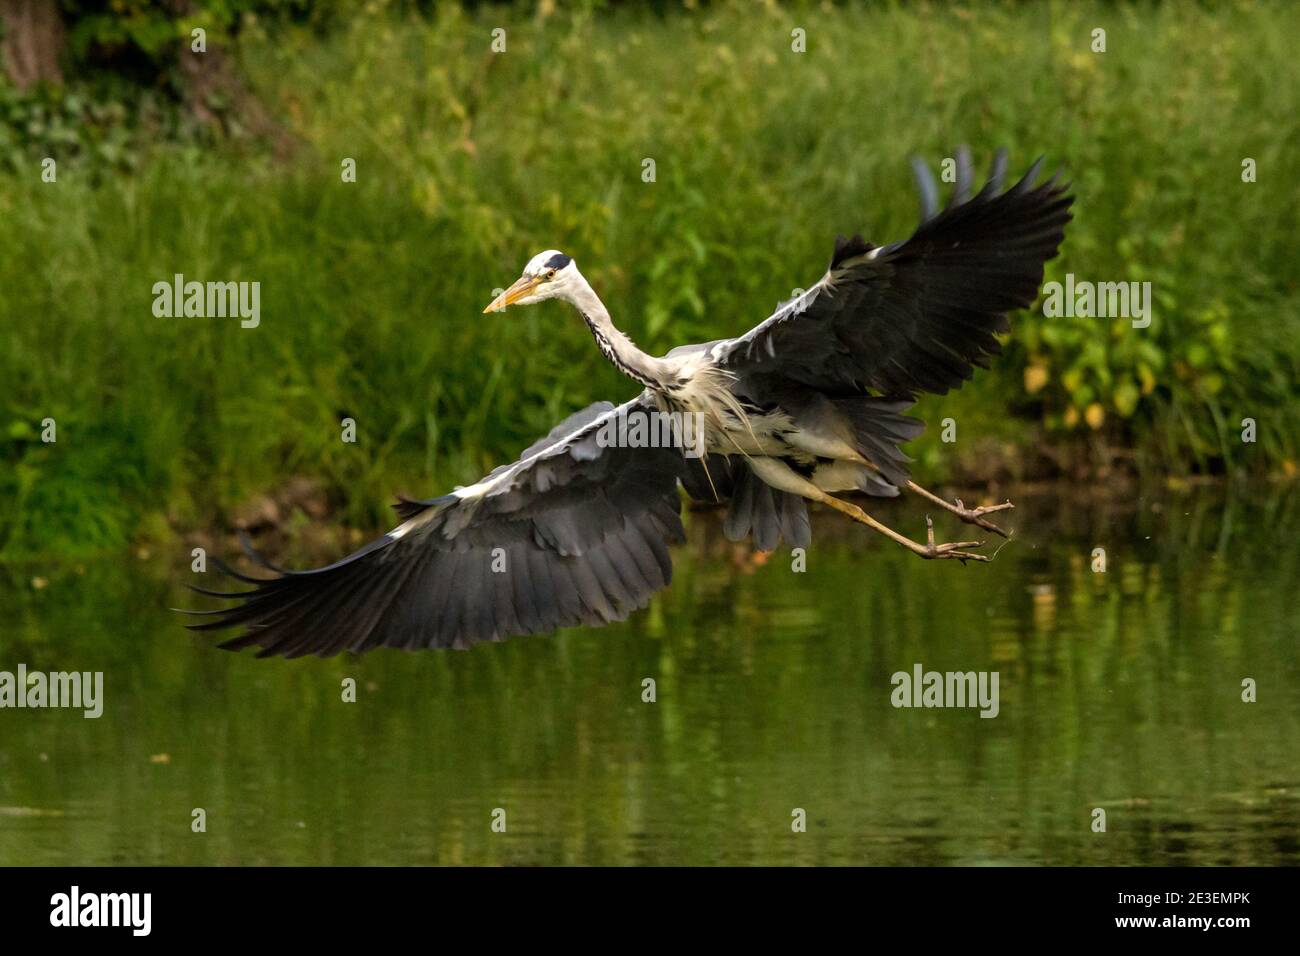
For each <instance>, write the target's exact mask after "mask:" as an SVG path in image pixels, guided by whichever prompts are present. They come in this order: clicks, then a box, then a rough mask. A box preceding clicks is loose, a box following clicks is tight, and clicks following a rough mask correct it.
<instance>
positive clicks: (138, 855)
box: [0, 488, 1300, 865]
mask: <svg viewBox="0 0 1300 956" xmlns="http://www.w3.org/2000/svg"><path fill="white" fill-rule="evenodd" d="M1288 490H1289V489H1285V488H1281V489H1274V490H1264V491H1260V490H1255V491H1252V492H1250V493H1232V494H1230V493H1229V492H1228V491H1227V490H1226V489H1224V488H1205V489H1196V490H1184V491H1177V492H1174V491H1163V490H1162V491H1160V492H1159V493H1157V494H1154V495H1146V496H1139V495H1137V494H1136V493H1127V492H1125V493H1122V494H1119V495H1118V497H1119V498H1120V499H1121V500H1118V501H1107V500H1105V499H1103V498H1098V499H1096V500H1087V499H1085V498H1081V497H1080V495H1079V492H1078V490H1077V489H1059V488H1050V489H1045V490H1043V491H1042V492H1041V493H1039V494H1031V493H1028V492H1025V493H1022V494H1021V495H1020V496H1019V499H1018V501H1019V504H1020V507H1019V508H1018V510H1017V511H1016V512H1015V513H1014V517H1013V519H1012V520H1011V521H1010V522H1009V523H1010V524H1012V525H1013V526H1015V527H1016V528H1018V529H1019V533H1018V534H1017V537H1016V540H1015V541H1014V542H1013V543H1011V544H1008V545H1007V546H1006V547H1005V548H1004V549H1003V550H1002V552H1001V553H1000V554H999V555H998V558H997V560H996V561H995V562H994V563H993V564H991V565H986V566H976V565H968V566H965V567H963V566H961V565H959V564H957V563H955V562H941V563H935V562H923V561H920V560H918V559H916V558H915V557H913V556H911V555H908V554H905V553H903V552H902V551H901V550H900V549H898V548H897V547H896V546H893V545H890V544H889V543H887V542H884V541H883V540H881V539H878V538H877V537H876V536H874V535H872V534H871V533H870V532H869V531H867V529H865V528H861V527H858V526H855V525H852V524H850V523H848V522H846V521H845V520H844V519H842V518H840V517H839V516H836V515H831V514H819V515H817V516H816V517H815V519H814V533H815V540H814V546H813V548H812V549H811V550H810V552H809V554H808V564H807V571H806V572H805V573H802V574H799V573H793V572H792V571H791V566H790V557H789V555H788V554H785V553H777V554H774V555H772V556H771V558H770V559H768V560H767V561H766V562H762V563H759V562H756V561H753V560H751V559H750V558H749V557H748V556H747V555H746V554H744V552H743V551H741V550H738V549H736V548H734V547H733V546H731V545H729V544H728V543H727V542H726V541H725V540H723V538H722V536H721V534H720V529H719V526H718V522H717V520H716V518H715V517H713V516H711V515H698V514H697V515H693V516H692V517H691V522H690V524H691V526H690V540H689V542H688V543H687V544H686V545H684V546H683V547H682V548H680V549H679V550H678V552H677V555H676V560H677V576H676V580H675V582H674V584H673V586H672V588H671V589H670V590H669V591H668V592H666V593H665V594H663V595H661V596H660V598H659V599H658V600H657V601H656V603H655V604H654V605H653V606H652V607H651V608H650V609H648V610H647V611H644V612H641V613H640V614H638V615H636V616H635V617H634V618H633V619H632V620H631V621H630V622H628V623H626V624H623V625H619V626H614V627H609V628H605V629H603V630H598V631H582V630H577V631H569V632H565V633H562V634H560V635H559V636H556V637H551V638H523V639H517V640H514V641H511V642H507V643H505V644H501V645H495V646H486V647H480V648H476V649H474V650H472V651H468V652H464V653H455V652H449V653H424V654H416V655H408V654H402V653H394V652H380V653H375V654H371V655H368V656H366V657H363V658H359V659H334V660H328V661H318V660H315V659H310V660H304V661H289V662H286V661H278V660H277V661H258V660H255V659H253V658H252V657H250V656H234V655H230V654H227V653H225V652H220V651H216V650H213V649H210V648H208V647H206V646H205V645H204V644H203V643H202V641H201V640H200V639H195V638H191V637H190V636H189V635H188V634H186V633H185V632H182V631H180V630H178V628H177V624H176V621H175V620H174V618H173V616H172V615H170V614H169V613H168V612H167V611H166V610H165V608H166V607H167V606H168V605H173V604H176V603H178V602H180V601H184V600H185V598H184V597H183V596H182V592H181V591H180V589H179V587H178V582H180V581H184V580H188V579H189V572H188V567H187V565H186V564H184V563H181V560H182V559H185V560H188V556H187V555H177V556H175V561H174V562H173V561H165V560H161V559H160V558H159V557H157V556H155V557H152V558H149V559H148V560H140V559H138V558H136V557H132V558H130V559H129V560H123V559H120V558H119V559H115V560H105V561H99V562H87V563H85V564H84V565H82V566H78V565H67V566H55V565H45V564H42V565H31V564H27V565H22V566H14V565H10V566H0V620H2V621H3V622H4V624H3V625H2V626H3V628H4V631H3V637H2V638H0V670H9V671H13V670H15V669H16V667H17V664H18V663H19V662H23V663H25V664H26V665H27V666H28V669H29V670H67V669H77V670H102V671H103V672H104V674H105V677H104V680H105V697H106V701H105V709H104V714H103V716H102V717H101V718H100V719H98V720H87V719H83V718H82V717H81V715H80V713H79V712H74V711H66V710H45V711H38V710H22V711H19V710H12V709H9V710H0V864H86V863H93V864H129V863H143V864H259V863H260V864H367V863H372V864H373V863H379V864H407V863H442V864H571V863H595V864H633V863H643V864H673V863H685V864H749V863H765V864H818V863H820V864H826V863H830V864H843V863H861V864H970V865H975V864H1283V863H1284V864H1293V865H1294V864H1296V863H1300V837H1298V835H1297V834H1298V829H1297V827H1298V825H1300V734H1297V729H1300V679H1298V678H1300V664H1298V663H1297V653H1296V632H1297V627H1296V623H1295V613H1296V610H1295V609H1296V600H1295V591H1296V586H1297V581H1298V578H1297V571H1298V570H1300V568H1298V566H1297V554H1298V553H1300V552H1298V550H1297V548H1296V546H1295V542H1296V540H1297V531H1300V518H1298V517H1297V514H1296V510H1295V508H1294V505H1293V501H1292V497H1290V496H1288V494H1287V493H1286V492H1287V491H1288ZM875 511H876V513H877V514H878V515H879V516H880V517H881V518H882V519H883V520H886V521H887V522H888V523H890V524H892V525H894V526H895V527H899V528H900V529H905V530H908V531H910V532H912V533H914V534H919V531H920V528H921V527H923V514H924V509H923V508H922V507H921V505H920V503H919V502H911V503H906V504H905V505H904V506H901V507H900V506H899V505H896V504H894V503H888V504H882V505H879V506H878V507H877V508H876V509H875ZM937 524H938V526H939V528H940V529H941V535H944V534H946V535H947V537H949V538H953V537H955V536H956V532H957V530H958V528H960V527H961V526H959V525H956V524H955V522H954V523H949V522H947V521H946V520H938V521H937ZM1096 547H1104V548H1105V549H1106V554H1107V562H1108V569H1107V572H1106V573H1105V574H1096V573H1093V572H1092V570H1091V568H1090V564H1091V560H1092V558H1091V553H1092V550H1093V548H1096ZM38 576H39V577H44V578H45V579H47V581H48V583H47V584H46V586H44V587H41V588H39V589H38V588H34V587H33V586H32V583H31V581H32V578H34V577H38ZM917 662H920V663H922V664H923V665H924V666H925V668H926V669H933V670H940V671H948V670H962V671H966V670H988V671H994V670H995V671H997V672H998V673H999V675H1000V678H999V680H1000V685H999V686H1000V713H999V714H998V716H997V717H996V718H995V719H980V718H979V716H978V714H977V713H976V712H975V711H973V710H957V709H929V710H925V709H918V710H901V709H895V708H894V707H892V706H891V704H890V692H891V690H892V687H891V684H890V676H891V674H893V673H894V672H896V671H910V670H911V668H912V666H913V665H914V664H915V663H917ZM345 677H352V678H355V679H356V681H357V684H358V701H357V702H356V703H353V704H347V703H343V702H342V700H341V691H340V688H341V682H342V681H343V679H344V678H345ZM1247 677H1249V678H1253V679H1254V680H1255V681H1256V682H1257V685H1258V702H1257V703H1253V704H1252V703H1243V702H1242V700H1241V695H1242V680H1243V679H1244V678H1247ZM645 678H653V679H654V680H655V681H656V683H657V687H656V690H657V702H655V703H652V704H651V703H643V702H642V700H641V695H642V681H643V679H645ZM1098 807H1100V808H1102V809H1104V810H1105V812H1106V832H1105V833H1094V832H1092V829H1091V823H1092V820H1093V811H1094V808H1098ZM195 808H203V810H204V811H205V812H206V823H207V830H206V832H205V833H194V832H192V829H191V821H192V811H193V810H194V809H195ZM496 808H502V809H504V811H505V821H506V832H505V833H493V832H492V831H491V822H492V813H493V811H494V809H496ZM795 808H803V809H804V810H805V811H806V814H807V832H806V833H793V832H792V831H791V822H792V819H793V818H792V811H793V810H794V809H795Z"/></svg>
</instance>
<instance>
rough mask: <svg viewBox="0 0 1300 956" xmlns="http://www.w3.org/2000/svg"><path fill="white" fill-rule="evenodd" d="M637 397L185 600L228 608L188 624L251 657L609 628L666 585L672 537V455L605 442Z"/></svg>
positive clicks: (675, 530) (644, 400)
mask: <svg viewBox="0 0 1300 956" xmlns="http://www.w3.org/2000/svg"><path fill="white" fill-rule="evenodd" d="M652 409H653V406H652V405H650V404H649V400H648V397H647V396H646V395H645V394H643V395H642V396H640V397H638V398H637V399H635V400H633V401H631V402H628V403H626V404H624V405H621V406H619V407H617V408H615V407H614V406H613V405H611V404H609V403H608V402H603V403H598V404H596V405H592V406H590V407H589V408H587V409H585V410H583V411H581V412H578V413H577V414H576V415H573V416H571V417H570V418H568V419H566V420H565V421H564V422H561V423H560V424H559V425H558V426H556V428H555V429H554V430H552V432H551V433H550V434H549V435H547V436H546V437H545V438H543V439H541V440H540V441H539V442H537V443H536V444H534V445H533V446H532V447H530V448H528V449H527V450H526V451H525V452H524V454H523V456H522V457H521V458H520V459H519V460H518V461H516V462H514V463H513V464H509V465H504V466H502V467H500V468H497V469H496V470H495V471H493V472H492V473H491V474H490V475H488V476H487V477H486V478H484V479H483V480H482V481H480V482H478V483H477V484H474V485H471V486H469V487H467V488H461V489H458V490H457V491H455V492H453V493H452V494H449V495H444V496H443V497H441V498H434V499H431V500H428V501H403V502H402V503H401V504H400V505H399V506H398V511H399V514H401V516H402V517H403V518H404V519H405V520H404V521H403V522H402V524H400V525H399V526H398V527H396V528H394V529H393V530H392V531H390V532H389V533H388V534H386V535H384V536H383V537H382V538H379V539H378V540H376V541H372V542H371V543H370V544H368V545H366V546H365V547H364V548H362V549H361V550H359V551H357V552H356V553H355V554H352V555H349V556H348V557H346V558H344V559H343V560H341V561H338V562H337V563H335V564H331V565H329V566H328V567H324V568H320V569H318V570H314V571H283V570H282V569H279V568H274V567H272V566H270V565H267V567H270V568H271V570H273V571H276V572H279V573H278V576H277V577H274V578H266V579H259V578H251V577H247V576H245V575H241V574H237V573H235V572H233V571H229V570H228V569H224V568H223V570H226V571H227V573H229V574H231V575H232V576H234V577H237V578H239V579H240V580H242V581H245V582H248V583H250V584H252V585H254V587H253V588H252V589H251V590H246V591H242V592H236V593H220V592H214V591H207V590H204V589H198V590H201V591H202V593H205V594H212V595H214V596H217V597H225V598H233V599H236V600H237V601H238V602H239V603H238V604H236V605H234V606H232V607H227V608H224V609H222V610H217V611H207V612H199V613H203V614H206V615H209V616H212V617H213V620H212V621H211V622H208V623H203V624H197V625H190V626H191V627H192V628H193V629H195V630H200V631H206V630H221V629H223V628H230V627H243V628H244V632H243V633H242V634H241V635H239V636H237V637H235V638H234V639H232V640H229V641H227V642H225V643H224V644H222V645H221V646H222V647H226V648H231V649H239V648H244V647H248V646H253V645H256V646H257V647H260V648H261V652H260V653H259V656H262V657H266V656H273V655H280V656H284V657H299V656H302V655H304V654H316V655H319V656H321V657H327V656H330V655H333V654H337V653H339V652H341V651H354V652H361V651H367V650H371V649H372V648H376V647H399V648H403V649H406V650H417V649H420V648H426V647H457V648H463V647H469V646H470V645H473V644H476V643H478V642H480V641H496V640H501V639H502V638H504V637H508V636H511V635H515V634H539V633H545V632H549V631H553V630H555V629H556V628H560V627H573V626H577V625H583V624H587V625H593V624H594V625H599V624H604V623H606V622H609V621H621V620H623V619H624V618H626V617H627V616H628V614H630V613H631V612H632V611H633V610H635V609H637V608H641V607H644V606H645V605H646V604H647V603H648V602H649V599H650V596H651V595H652V594H653V593H654V592H655V591H658V590H659V589H660V588H662V587H664V586H665V585H667V583H668V582H669V580H670V579H671V577H672V564H671V562H670V560H669V554H668V545H669V544H670V543H673V542H676V541H679V540H681V539H682V537H683V534H682V525H681V519H680V516H679V507H680V500H679V496H678V493H677V483H678V478H679V475H680V474H681V473H682V467H683V466H682V462H683V458H682V455H681V452H680V451H679V450H674V449H671V448H625V447H606V445H607V444H608V443H607V442H604V441H602V440H601V434H600V432H601V429H602V427H605V425H606V423H607V422H608V421H609V420H610V419H612V418H615V417H616V416H619V415H626V414H630V413H645V412H649V411H651V410H652Z"/></svg>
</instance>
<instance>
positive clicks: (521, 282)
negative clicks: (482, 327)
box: [483, 276, 541, 315]
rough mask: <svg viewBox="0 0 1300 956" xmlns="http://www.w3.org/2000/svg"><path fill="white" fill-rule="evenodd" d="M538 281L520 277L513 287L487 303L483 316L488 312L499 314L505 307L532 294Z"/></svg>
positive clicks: (532, 278)
mask: <svg viewBox="0 0 1300 956" xmlns="http://www.w3.org/2000/svg"><path fill="white" fill-rule="evenodd" d="M540 281H541V280H540V279H537V278H535V277H533V276H520V277H519V278H518V279H516V280H515V284H514V285H512V286H511V287H510V288H508V289H506V291H505V292H502V293H501V294H500V295H499V296H497V297H496V298H495V299H493V300H492V301H491V302H490V303H488V307H487V308H486V309H484V310H483V314H484V315H486V314H487V313H489V312H500V311H501V310H502V309H504V308H505V307H506V306H508V305H514V304H515V303H516V302H518V301H519V300H520V299H522V298H523V297H524V296H526V295H527V294H528V293H530V292H532V291H533V289H535V288H537V285H538V283H539V282H540Z"/></svg>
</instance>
